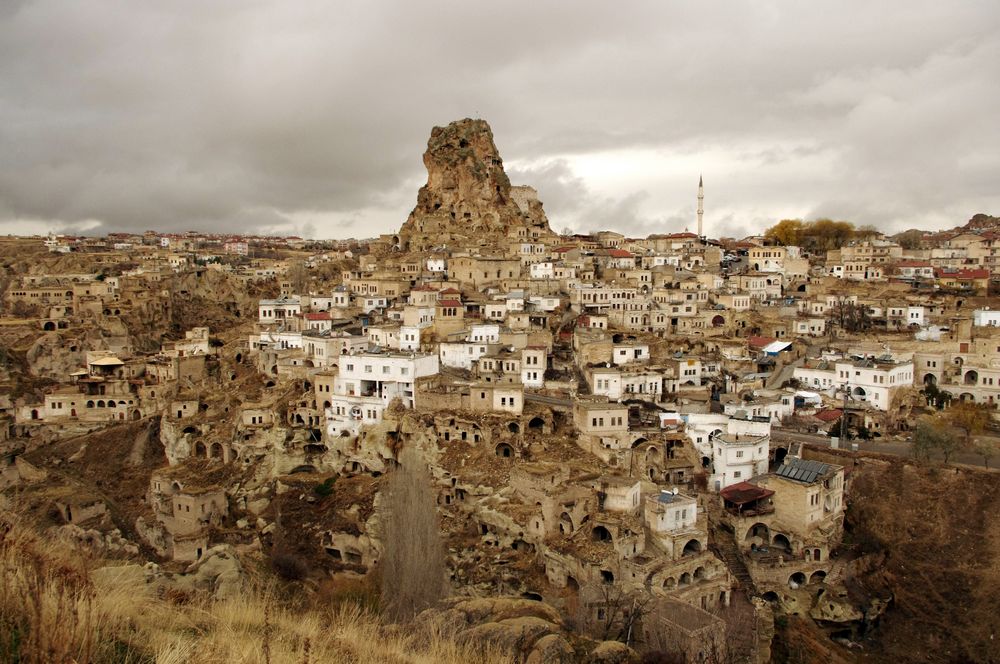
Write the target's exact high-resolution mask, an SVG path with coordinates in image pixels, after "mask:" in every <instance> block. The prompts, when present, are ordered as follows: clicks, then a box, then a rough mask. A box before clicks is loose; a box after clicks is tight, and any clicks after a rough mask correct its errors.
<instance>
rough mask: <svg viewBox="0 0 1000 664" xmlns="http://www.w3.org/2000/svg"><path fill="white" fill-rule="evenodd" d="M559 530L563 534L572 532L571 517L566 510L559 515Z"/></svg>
mask: <svg viewBox="0 0 1000 664" xmlns="http://www.w3.org/2000/svg"><path fill="white" fill-rule="evenodd" d="M559 532H561V533H562V534H563V535H572V534H573V518H572V517H570V515H569V513H568V512H563V513H562V514H560V515H559Z"/></svg>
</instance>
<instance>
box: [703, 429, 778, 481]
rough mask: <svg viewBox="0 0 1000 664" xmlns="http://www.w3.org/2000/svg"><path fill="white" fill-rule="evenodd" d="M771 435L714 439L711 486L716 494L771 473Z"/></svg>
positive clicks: (709, 479)
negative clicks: (768, 471) (768, 472)
mask: <svg viewBox="0 0 1000 664" xmlns="http://www.w3.org/2000/svg"><path fill="white" fill-rule="evenodd" d="M770 447H771V436H770V434H767V435H752V434H749V433H744V434H740V433H736V434H722V435H721V436H716V437H715V438H713V439H712V451H713V455H712V465H711V471H712V472H711V474H710V475H709V478H708V481H709V485H710V486H711V487H712V489H713V490H714V491H717V492H718V491H721V490H722V489H724V488H726V487H727V486H730V485H732V484H737V483H739V482H743V481H745V480H748V479H750V478H751V477H754V476H756V475H763V474H764V473H766V472H767V463H768V454H770Z"/></svg>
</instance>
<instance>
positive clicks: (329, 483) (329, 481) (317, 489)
mask: <svg viewBox="0 0 1000 664" xmlns="http://www.w3.org/2000/svg"><path fill="white" fill-rule="evenodd" d="M334 481H335V479H334V478H333V477H328V478H326V479H325V480H323V481H322V482H321V483H319V484H317V485H316V486H314V487H313V493H315V494H316V495H317V496H321V497H323V498H326V497H327V496H330V495H332V494H333V483H334Z"/></svg>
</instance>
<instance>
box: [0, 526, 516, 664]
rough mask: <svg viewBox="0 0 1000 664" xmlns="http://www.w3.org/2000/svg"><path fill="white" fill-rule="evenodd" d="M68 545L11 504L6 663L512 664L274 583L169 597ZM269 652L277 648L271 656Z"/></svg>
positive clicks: (4, 582) (1, 609) (1, 632)
mask: <svg viewBox="0 0 1000 664" xmlns="http://www.w3.org/2000/svg"><path fill="white" fill-rule="evenodd" d="M99 562H100V561H87V560H85V559H84V558H82V557H81V556H80V555H79V553H78V552H76V551H75V550H73V549H70V548H67V546H66V545H65V544H64V543H60V542H55V541H49V540H47V539H46V538H44V537H42V536H40V535H38V534H36V533H34V532H33V531H32V530H30V529H29V528H28V527H26V526H25V525H24V524H23V523H21V522H20V521H18V520H17V519H16V518H14V517H11V516H10V515H9V514H7V513H6V512H3V511H0V661H4V662H6V661H18V662H22V663H25V664H34V663H39V664H41V663H43V662H45V663H48V662H76V663H77V664H104V663H107V664H110V663H111V662H115V663H116V664H138V663H139V662H144V663H149V662H154V661H155V662H156V663H157V664H188V663H190V662H198V663H199V664H228V663H230V662H240V663H241V664H302V663H303V662H323V663H327V662H329V663H332V664H339V663H344V664H346V663H348V662H350V663H352V664H353V663H359V664H376V663H383V662H399V663H400V664H405V663H412V664H431V663H435V664H459V663H460V662H461V663H465V662H468V663H469V664H487V663H493V662H497V663H499V664H507V663H511V664H512V662H513V660H512V659H510V658H509V657H507V656H506V655H504V654H503V653H500V652H498V651H497V650H496V649H495V648H491V647H483V646H482V645H476V646H469V645H459V644H457V643H456V642H455V641H454V640H453V639H451V638H448V637H447V636H445V635H442V634H441V633H440V632H435V631H421V630H416V629H413V630H406V631H404V630H387V629H386V628H385V627H384V626H383V625H382V624H381V623H380V622H379V620H378V619H377V618H376V617H374V616H373V615H372V614H371V613H368V612H366V611H363V610H361V609H359V608H357V607H351V606H349V605H347V604H345V605H344V607H342V608H340V609H337V610H328V611H318V610H313V611H300V610H297V609H294V608H291V607H289V606H288V605H287V604H286V603H285V602H284V601H283V599H282V598H279V597H278V596H276V595H275V594H273V592H272V591H270V590H268V589H260V588H254V587H250V588H247V590H246V591H245V592H243V593H240V594H239V595H237V596H235V597H232V598H229V599H225V600H212V599H211V598H209V597H206V596H204V595H197V594H193V595H189V596H186V597H185V598H184V599H183V601H181V602H175V600H174V598H172V597H170V593H164V598H163V599H161V598H158V597H157V596H156V593H155V588H154V587H152V586H150V585H149V584H147V583H146V582H145V580H144V578H143V575H142V574H141V573H139V574H135V573H134V572H135V569H136V568H135V567H134V566H131V567H130V566H126V567H121V568H104V570H103V571H102V573H101V574H100V575H97V574H92V573H89V572H88V569H87V567H88V563H92V564H95V565H96V564H99ZM265 653H266V654H265Z"/></svg>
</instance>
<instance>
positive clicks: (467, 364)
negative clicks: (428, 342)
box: [438, 341, 490, 369]
mask: <svg viewBox="0 0 1000 664" xmlns="http://www.w3.org/2000/svg"><path fill="white" fill-rule="evenodd" d="M488 352H490V345H489V344H487V343H485V342H480V343H472V342H465V341H456V342H452V343H447V342H446V343H441V344H438V357H439V358H440V362H441V366H445V367H452V368H455V369H472V367H473V365H475V364H476V362H478V361H479V358H481V357H482V356H483V355H486V354H487V353H488Z"/></svg>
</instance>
